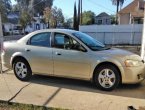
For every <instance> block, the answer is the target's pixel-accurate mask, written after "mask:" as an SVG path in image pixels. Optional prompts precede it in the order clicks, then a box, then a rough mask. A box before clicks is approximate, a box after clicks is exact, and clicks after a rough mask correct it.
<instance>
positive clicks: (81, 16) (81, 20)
mask: <svg viewBox="0 0 145 110" xmlns="http://www.w3.org/2000/svg"><path fill="white" fill-rule="evenodd" d="M80 2H81V3H80V5H81V6H80V8H81V15H80V18H81V19H80V24H81V25H82V22H83V15H82V13H83V12H82V11H83V2H82V0H81V1H80Z"/></svg>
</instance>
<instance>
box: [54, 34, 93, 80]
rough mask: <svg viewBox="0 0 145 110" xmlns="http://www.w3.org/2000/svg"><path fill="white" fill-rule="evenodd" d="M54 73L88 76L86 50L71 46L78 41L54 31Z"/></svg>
mask: <svg viewBox="0 0 145 110" xmlns="http://www.w3.org/2000/svg"><path fill="white" fill-rule="evenodd" d="M53 39H54V46H53V47H54V48H53V61H54V75H58V76H66V77H74V78H88V77H89V73H90V61H89V56H88V54H87V52H83V51H79V50H77V49H75V48H74V47H72V46H75V45H79V43H78V42H77V41H76V40H74V39H73V38H71V37H70V36H68V35H66V34H62V33H54V38H53Z"/></svg>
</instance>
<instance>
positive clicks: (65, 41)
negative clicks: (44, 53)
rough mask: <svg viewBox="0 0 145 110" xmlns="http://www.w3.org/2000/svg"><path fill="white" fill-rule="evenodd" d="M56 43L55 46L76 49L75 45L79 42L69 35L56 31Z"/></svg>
mask: <svg viewBox="0 0 145 110" xmlns="http://www.w3.org/2000/svg"><path fill="white" fill-rule="evenodd" d="M54 44H55V48H60V49H67V50H70V49H72V50H76V48H75V46H76V45H79V43H78V42H77V41H76V40H74V39H73V38H71V37H69V36H68V35H65V34H61V33H55V34H54Z"/></svg>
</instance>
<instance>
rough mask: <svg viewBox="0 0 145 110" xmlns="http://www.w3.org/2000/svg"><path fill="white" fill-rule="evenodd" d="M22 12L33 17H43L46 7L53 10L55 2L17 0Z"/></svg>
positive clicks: (49, 0)
mask: <svg viewBox="0 0 145 110" xmlns="http://www.w3.org/2000/svg"><path fill="white" fill-rule="evenodd" d="M15 1H17V3H18V5H19V9H20V10H21V12H22V11H28V12H29V13H31V14H32V15H35V16H38V15H43V11H44V9H45V8H46V7H49V8H51V7H52V5H53V1H54V0H15Z"/></svg>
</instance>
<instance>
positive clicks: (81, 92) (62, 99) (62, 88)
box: [0, 72, 145, 110]
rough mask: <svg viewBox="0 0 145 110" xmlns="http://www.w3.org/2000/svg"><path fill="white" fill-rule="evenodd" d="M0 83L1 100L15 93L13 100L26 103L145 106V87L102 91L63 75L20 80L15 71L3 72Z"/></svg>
mask: <svg viewBox="0 0 145 110" xmlns="http://www.w3.org/2000/svg"><path fill="white" fill-rule="evenodd" d="M0 84H1V86H0V100H5V101H7V100H9V99H11V98H12V97H13V96H15V97H14V98H13V99H12V100H11V101H13V102H18V103H24V104H34V105H41V106H42V105H43V106H49V107H55V108H66V109H73V110H127V107H128V106H134V107H135V108H139V106H145V95H144V94H145V91H144V90H145V89H144V88H145V87H142V86H141V87H134V88H133V87H130V89H126V88H124V89H123V88H120V89H117V90H115V91H112V92H103V91H100V90H97V89H96V88H95V87H92V84H90V83H89V82H85V81H78V80H71V79H63V78H54V77H44V76H34V78H32V80H31V82H21V81H19V80H17V79H16V78H15V76H14V75H13V74H12V72H9V73H8V74H3V75H2V74H0ZM138 90H140V91H138ZM141 90H142V91H141ZM125 92H126V93H127V94H128V97H126V96H125V95H126V94H125ZM129 93H130V94H129ZM134 94H136V96H135V95H134ZM129 95H130V96H129ZM140 97H141V98H140Z"/></svg>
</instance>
